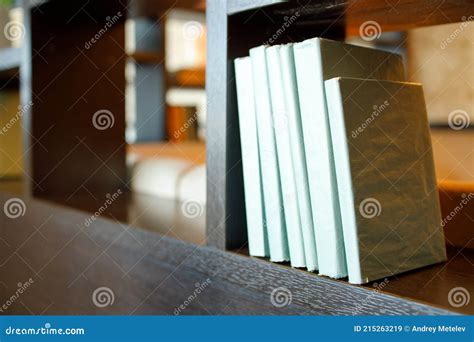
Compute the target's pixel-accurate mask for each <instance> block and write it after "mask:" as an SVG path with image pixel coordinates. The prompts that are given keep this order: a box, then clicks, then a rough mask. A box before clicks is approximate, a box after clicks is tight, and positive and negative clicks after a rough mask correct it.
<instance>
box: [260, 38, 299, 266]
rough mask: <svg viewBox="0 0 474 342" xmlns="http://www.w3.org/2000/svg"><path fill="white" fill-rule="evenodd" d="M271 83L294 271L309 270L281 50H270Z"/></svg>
mask: <svg viewBox="0 0 474 342" xmlns="http://www.w3.org/2000/svg"><path fill="white" fill-rule="evenodd" d="M265 52H266V57H267V68H268V81H269V85H270V98H271V104H272V117H273V129H274V131H275V141H276V148H277V155H278V158H277V159H278V169H279V171H280V185H281V189H282V195H283V207H284V210H285V222H286V234H287V237H288V247H289V251H290V261H291V266H293V267H305V266H306V262H305V254H304V245H303V234H302V231H301V220H300V210H299V205H298V198H297V190H296V179H295V172H294V169H293V157H292V151H291V141H290V132H289V126H288V120H289V119H288V116H289V113H288V109H287V104H286V99H285V95H286V94H285V91H284V88H283V76H282V71H281V60H280V46H279V45H276V46H272V47H268V48H267V49H266V51H265Z"/></svg>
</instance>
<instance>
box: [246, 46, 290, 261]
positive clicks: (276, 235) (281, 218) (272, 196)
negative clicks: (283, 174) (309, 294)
mask: <svg viewBox="0 0 474 342" xmlns="http://www.w3.org/2000/svg"><path fill="white" fill-rule="evenodd" d="M265 49H266V47H265V46H259V47H256V48H253V49H251V50H250V58H251V61H252V76H253V86H254V96H255V109H256V116H257V136H258V144H259V153H260V167H261V174H262V186H263V203H264V208H265V219H266V227H267V233H268V242H269V247H270V260H271V261H275V262H282V261H288V260H289V259H290V256H289V250H288V240H287V235H286V227H285V213H284V209H283V198H282V193H281V186H280V173H279V169H278V160H277V158H278V157H277V151H276V145H275V133H274V130H273V118H272V109H271V99H270V87H269V84H268V73H267V63H266V55H265Z"/></svg>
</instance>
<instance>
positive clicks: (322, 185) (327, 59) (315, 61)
mask: <svg viewBox="0 0 474 342" xmlns="http://www.w3.org/2000/svg"><path fill="white" fill-rule="evenodd" d="M294 53H295V63H296V75H297V83H298V92H299V99H300V109H301V119H302V123H303V137H304V144H305V152H306V162H307V167H308V177H309V188H310V194H311V204H312V209H313V217H314V220H315V229H316V247H317V252H318V264H319V272H320V274H322V275H326V276H329V277H333V278H342V277H345V276H347V266H346V258H345V251H344V241H343V234H342V222H341V217H340V209H339V199H338V196H337V184H336V177H335V170H334V160H333V152H332V144H331V137H330V130H329V119H328V114H327V106H326V98H325V91H324V81H325V80H327V79H330V78H333V77H338V76H345V77H360V78H376V79H389V80H403V79H404V69H403V61H402V59H401V57H400V56H398V55H396V54H393V53H388V52H384V51H379V50H374V49H369V48H364V47H359V46H354V45H349V44H345V43H342V42H335V41H331V40H326V39H320V38H313V39H309V40H306V41H304V42H301V43H298V44H294Z"/></svg>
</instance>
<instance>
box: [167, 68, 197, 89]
mask: <svg viewBox="0 0 474 342" xmlns="http://www.w3.org/2000/svg"><path fill="white" fill-rule="evenodd" d="M167 84H168V87H170V88H171V87H175V88H192V89H204V87H205V86H206V71H205V69H204V68H203V69H186V70H180V71H177V72H174V73H169V74H168V79H167Z"/></svg>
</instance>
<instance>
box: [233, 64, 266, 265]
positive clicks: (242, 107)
mask: <svg viewBox="0 0 474 342" xmlns="http://www.w3.org/2000/svg"><path fill="white" fill-rule="evenodd" d="M234 65H235V79H236V86H237V103H238V109H239V126H240V144H241V150H242V170H243V177H244V192H245V210H246V214H247V231H248V246H249V254H250V255H252V256H258V257H266V256H269V247H268V236H267V232H266V228H265V225H264V222H265V212H264V208H263V196H262V183H261V175H260V159H259V153H258V141H257V121H256V120H257V118H256V112H255V99H254V91H253V78H252V62H251V60H250V57H244V58H237V59H236V60H235V61H234Z"/></svg>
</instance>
